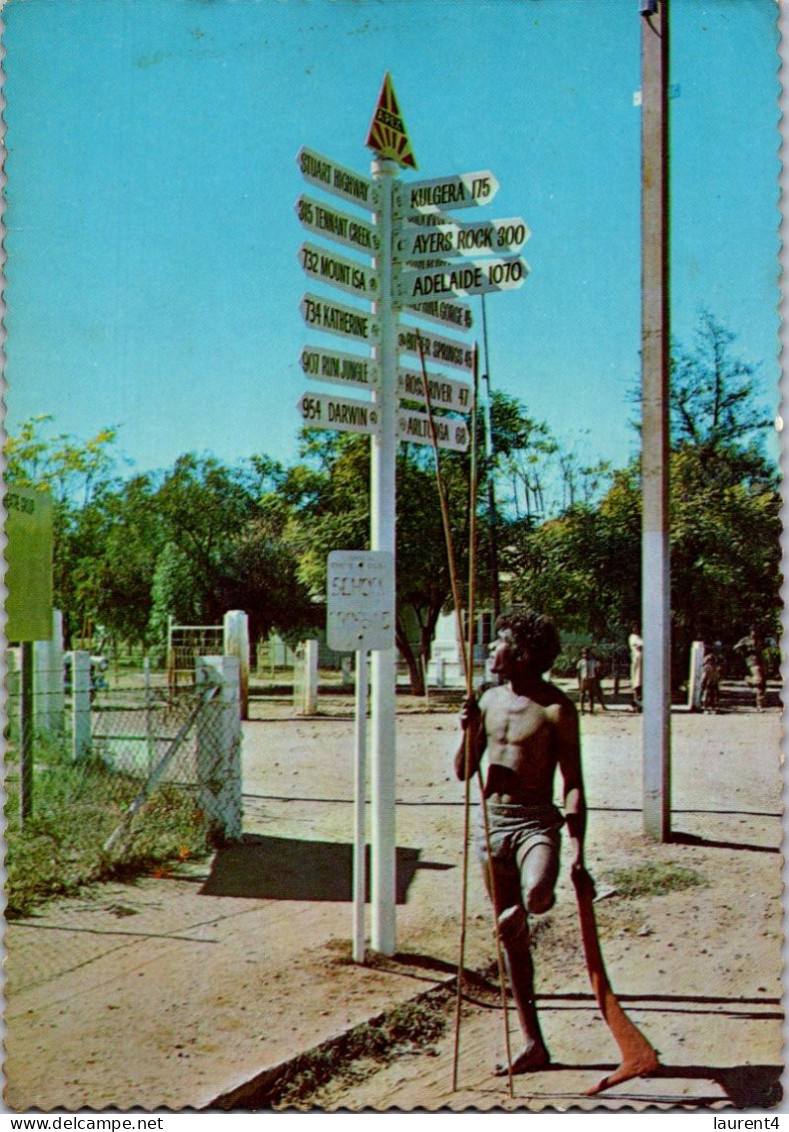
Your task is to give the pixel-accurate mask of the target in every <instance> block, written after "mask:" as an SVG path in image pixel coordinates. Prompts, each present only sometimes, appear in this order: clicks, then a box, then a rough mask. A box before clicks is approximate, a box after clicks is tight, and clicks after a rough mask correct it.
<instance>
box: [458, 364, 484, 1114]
mask: <svg viewBox="0 0 789 1132" xmlns="http://www.w3.org/2000/svg"><path fill="white" fill-rule="evenodd" d="M478 363H479V355H478V351H477V347H476V345H475V347H474V399H473V401H472V404H471V467H470V469H469V536H468V541H469V553H468V626H467V628H468V645H467V648H468V655H469V658H470V662H471V663H470V669H471V673H472V678H473V671H474V618H475V610H474V602H475V596H476V586H475V582H476V570H475V566H476V546H477V488H478V484H477V395H478V393H479V388H478V387H479V364H478ZM471 682H472V681H471V679H467V691H469V694H470V693H471V692H472V691H473V689H470V687H469V686H470V684H471ZM464 746H465V751H464V758H465V764H466V765H465V774H464V777H463V787H464V795H463V887H462V896H461V902H460V942H459V945H458V978H457V995H456V999H455V1052H454V1057H453V1061H452V1091H453V1092H454V1091H456V1090H457V1087H458V1067H459V1063H460V1020H461V1013H462V1009H461V1008H462V1002H463V971H464V968H465V962H466V916H467V910H468V841H469V824H470V823H469V812H470V806H471V775H470V773H469V762H470V756H471V737H470V735H469V733H468V731H466V733H465V738H464Z"/></svg>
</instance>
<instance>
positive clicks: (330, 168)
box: [296, 146, 378, 211]
mask: <svg viewBox="0 0 789 1132" xmlns="http://www.w3.org/2000/svg"><path fill="white" fill-rule="evenodd" d="M296 164H297V165H298V166H299V168H300V169H301V173H302V176H303V177H304V179H305V180H306V181H309V183H310V184H311V185H315V186H316V187H317V188H319V189H324V190H325V191H326V192H327V193H333V194H334V196H336V197H342V198H343V200H348V201H350V202H351V204H358V205H359V206H360V207H361V208H369V209H370V211H372V210H373V209H375V208H376V206H377V203H378V199H377V198H378V193H377V190H376V188H375V185H374V184H373V182H372V181H371V180H370V179H369V178H368V177H362V176H361V175H360V174H359V173H354V171H353V170H352V169H346V168H345V166H344V165H338V164H337V162H336V161H332V160H331V158H329V157H323V156H322V155H321V154H320V153H315V151H314V150H312V149H307V147H306V146H302V148H301V149H300V150H299V152H298V154H297V156H296Z"/></svg>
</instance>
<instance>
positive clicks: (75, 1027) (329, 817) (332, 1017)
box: [4, 701, 782, 1112]
mask: <svg viewBox="0 0 789 1132" xmlns="http://www.w3.org/2000/svg"><path fill="white" fill-rule="evenodd" d="M418 706H419V705H418V704H414V703H410V704H409V710H406V711H404V712H402V713H400V714H399V715H398V785H397V797H398V808H397V842H398V908H397V938H398V951H397V954H396V955H395V956H394V957H392V958H389V959H384V960H380V961H378V962H375V963H373V964H370V965H368V966H360V965H356V964H353V963H352V962H351V961H350V942H349V941H350V936H351V903H350V900H351V841H352V836H353V807H352V802H353V797H352V770H353V767H352V742H353V740H352V727H353V723H352V719H351V716H350V704H349V703H348V704H343V703H342V702H340V701H336V702H334V703H332V705H331V707H330V708H328V707H327V708H326V709H325V710H327V711H329V710H330V711H331V714H327V715H321V716H319V717H315V718H312V719H290V718H286V712H285V710H284V709H282V710H280V711H279V712H277V710H276V709H275V710H273V711H272V707H271V705H269V704H266V703H263V702H257V701H253V707H252V714H253V719H252V720H251V721H250V722H248V723H246V724H245V725H244V755H243V758H244V830H245V833H244V838H243V840H242V842H241V843H240V844H238V845H235V846H230V847H228V848H226V849H224V850H222V851H220V852H219V853H217V854H216V855H215V856H214V857H213V858H211V859H208V860H205V861H198V862H189V861H187V862H185V863H184V864H183V865H179V866H176V867H174V868H173V870H172V871H171V872H169V873H167V874H166V875H162V876H160V877H145V878H141V879H139V880H137V881H135V882H134V883H129V884H108V885H103V886H100V887H98V888H96V889H93V890H91V891H90V892H86V893H85V894H84V895H81V896H79V897H77V898H73V899H68V900H59V901H55V902H51V903H49V904H47V905H44V906H42V907H41V909H40V910H39V911H38V912H36V914H34V915H32V916H30V917H28V918H26V919H23V920H18V921H14V922H12V923H10V924H9V925H7V928H6V938H5V943H6V952H7V958H6V978H7V983H6V988H5V995H6V1010H5V1022H6V1027H7V1033H6V1039H5V1050H6V1059H5V1066H4V1071H5V1077H6V1086H5V1093H4V1103H5V1107H6V1110H8V1111H12V1112H27V1111H30V1110H36V1109H37V1110H41V1111H45V1112H48V1111H52V1110H54V1109H62V1110H66V1111H75V1110H79V1109H84V1108H91V1109H97V1110H105V1109H108V1108H117V1109H119V1110H121V1111H127V1110H129V1109H132V1108H142V1109H146V1110H157V1109H170V1110H180V1109H184V1108H196V1109H205V1108H209V1109H210V1108H216V1107H227V1106H232V1105H233V1104H235V1105H236V1106H237V1107H240V1108H244V1107H245V1106H246V1107H250V1106H254V1105H255V1103H256V1102H255V1100H254V1098H255V1097H259V1096H260V1095H261V1090H260V1086H261V1084H262V1083H264V1082H266V1081H271V1080H273V1079H275V1078H276V1076H277V1073H278V1071H279V1068H281V1067H282V1066H283V1065H285V1064H287V1063H288V1062H289V1061H290V1060H291V1059H293V1058H294V1057H295V1056H297V1055H299V1054H301V1053H302V1052H304V1051H306V1050H310V1049H312V1048H314V1047H316V1046H317V1045H319V1044H320V1043H322V1042H325V1041H327V1040H329V1039H332V1038H334V1037H336V1036H337V1035H340V1034H342V1033H344V1032H345V1031H347V1030H349V1029H350V1028H352V1027H354V1026H356V1025H359V1024H361V1023H363V1022H365V1021H367V1020H368V1019H370V1018H373V1017H375V1016H377V1015H380V1014H381V1013H382V1012H384V1011H386V1010H388V1009H390V1008H392V1007H393V1006H396V1005H397V1004H398V1003H402V1002H405V1001H408V1000H410V999H413V998H414V997H416V996H417V995H419V994H421V993H423V992H424V991H425V990H427V989H429V988H430V987H432V986H436V985H439V984H441V983H442V982H448V981H450V980H451V979H452V978H453V973H454V971H455V970H456V965H457V955H458V938H459V930H460V924H459V911H460V908H461V899H462V868H461V861H462V855H461V847H462V831H463V786H462V784H459V783H457V782H456V781H455V780H454V779H453V777H452V774H451V755H452V751H453V749H454V747H455V744H456V742H457V726H456V716H455V714H454V711H453V712H441V711H430V712H425V711H420V710H415V709H416V708H418ZM321 707H322V709H323V707H324V705H323V704H322V705H321ZM346 713H347V714H346ZM278 715H279V717H277V716H278ZM673 731H674V740H673V746H674V758H673V778H674V784H673V807H674V819H673V825H674V829H675V831H676V838H675V840H674V842H673V843H671V844H668V845H660V846H655V845H652V844H650V843H648V842H646V841H645V839H644V838H643V837H642V835H641V813H640V806H641V758H640V743H641V720H640V717H636V716H633V715H632V714H630V713H628V712H626V711H624V710H622V711H611V712H609V713H607V715H601V714H598V715H596V716H594V717H589V716H585V717H584V718H583V721H582V732H583V749H584V765H585V774H586V780H587V793H588V800H589V805H590V821H589V835H588V863H589V867H590V870H591V871H592V872H593V874H594V875H595V876H596V877H597V878H598V885H599V888H600V890H601V891H604V890H605V888H606V885H605V884H604V883H601V882H600V881H601V877H603V875H604V874H605V873H606V872H607V871H609V870H611V869H613V868H633V867H636V866H642V865H644V864H648V863H652V864H654V863H663V864H664V865H666V867H667V868H668V869H669V870H671V869H672V868H677V867H682V868H684V869H690V870H692V871H693V872H694V873H695V874H697V875H698V876H699V878H700V879H701V881H702V884H701V885H700V886H699V887H697V888H693V889H692V890H690V891H689V892H673V893H670V894H668V895H666V896H660V895H657V896H656V895H648V896H645V897H643V898H641V899H640V900H639V899H638V898H634V899H626V898H623V897H622V896H621V895H620V894H618V893H616V892H613V893H610V894H609V896H608V897H607V898H606V899H603V900H600V901H599V903H598V905H597V906H598V908H599V909H600V914H599V917H598V919H599V924H600V934H601V938H602V943H603V951H604V954H605V957H606V963H607V966H608V969H609V974H610V975H611V980H612V983H613V985H614V988H615V989H616V990H617V992H619V993H622V994H623V995H624V996H625V997H626V998H627V1001H625V999H624V998H623V1001H624V1002H625V1005H626V1006H627V1008H628V1010H631V1011H632V1013H633V1017H634V1018H635V1019H636V1020H637V1021H638V1024H639V1025H643V1027H644V1029H645V1030H646V1032H647V1033H648V1034H649V1036H650V1038H651V1040H653V1044H657V1045H658V1046H659V1048H660V1050H661V1059H662V1061H663V1062H664V1064H665V1065H669V1066H671V1067H672V1072H671V1073H670V1074H669V1075H668V1078H666V1077H665V1076H664V1077H663V1078H662V1079H660V1080H659V1081H657V1082H649V1083H647V1084H648V1085H649V1086H650V1088H647V1089H646V1092H645V1091H644V1087H643V1083H639V1089H638V1091H637V1099H639V1100H640V1101H642V1102H643V1103H658V1104H672V1103H684V1102H687V1103H694V1104H696V1105H700V1106H701V1107H705V1106H707V1107H726V1106H727V1105H732V1104H734V1105H739V1106H740V1107H757V1108H758V1107H759V1106H760V1105H761V1106H763V1107H773V1106H774V1105H776V1104H777V1103H778V1097H779V1095H780V1092H779V1085H778V1078H779V1077H780V1074H781V1063H782V1057H781V1007H780V1000H781V990H782V983H781V940H782V935H781V892H782V886H781V874H780V865H781V859H780V853H779V846H780V844H781V817H780V814H781V802H780V797H781V782H780V774H779V766H778V754H779V743H780V714H779V712H778V710H777V709H771V710H769V711H767V712H765V713H762V714H757V713H755V712H753V711H751V710H749V709H748V710H746V709H745V708H739V707H738V708H737V709H736V710H733V711H731V712H728V713H726V714H721V715H719V716H698V715H695V716H691V715H688V714H678V715H675V716H674V718H673ZM609 887H610V886H609ZM468 901H469V902H468V917H467V924H468V930H467V936H466V949H465V964H466V966H467V968H469V969H470V970H474V969H482V968H483V967H484V966H485V965H486V964H487V963H488V961H489V960H490V958H491V956H492V955H493V953H494V950H493V944H492V930H491V925H492V921H491V918H490V913H489V909H488V906H487V904H486V901H485V899H484V896H483V892H482V885H481V883H480V882H479V878H478V876H477V875H476V870H472V873H471V877H470V883H469V888H468ZM545 919H546V920H548V921H549V923H550V924H552V927H551V929H550V930H551V931H553V933H554V934H553V939H554V946H552V948H550V949H548V950H546V954H545V957H544V960H542V966H541V965H540V964H541V961H540V960H539V959H538V971H542V975H541V981H540V983H539V985H538V991H539V993H540V995H541V997H542V998H543V999H544V1001H543V1008H544V1018H545V1023H546V1030H547V1031H548V1032H549V1034H550V1035H551V1044H552V1049H554V1051H555V1056H556V1055H557V1053H558V1054H561V1055H562V1072H561V1073H560V1074H558V1075H556V1074H554V1075H553V1076H551V1073H544V1074H538V1075H532V1076H531V1078H530V1079H529V1082H528V1090H529V1091H528V1092H526V1091H525V1090H526V1086H525V1085H523V1084H522V1083H523V1082H524V1081H525V1080H526V1079H524V1078H520V1079H518V1089H519V1092H518V1093H517V1094H516V1098H515V1100H514V1101H513V1100H511V1099H508V1098H507V1097H506V1096H505V1090H506V1082H505V1084H504V1085H503V1086H501V1087H499V1086H498V1085H494V1082H493V1079H492V1078H490V1075H489V1072H488V1070H487V1069H485V1070H484V1071H483V1070H482V1069H481V1068H480V1067H481V1066H483V1065H487V1061H488V1060H491V1061H492V1060H493V1053H494V1052H495V1051H494V1050H490V1058H488V1057H487V1053H488V1049H487V1047H488V1044H489V1041H488V1038H487V1036H486V1035H485V1032H483V1031H484V1020H477V1021H473V1020H472V1022H471V1023H470V1024H469V1030H468V1033H469V1035H471V1036H470V1037H469V1045H468V1049H467V1051H466V1053H465V1054H464V1058H465V1061H464V1063H463V1064H464V1066H465V1067H466V1068H467V1069H468V1072H467V1073H466V1072H465V1069H464V1077H463V1080H464V1086H463V1090H462V1092H461V1093H458V1094H454V1095H453V1094H452V1092H451V1090H450V1089H449V1088H448V1079H449V1076H448V1075H449V1072H450V1070H449V1069H448V1068H446V1066H445V1064H444V1063H445V1062H446V1060H447V1059H448V1058H449V1056H450V1054H449V1053H448V1052H447V1050H446V1048H445V1046H446V1043H445V1044H444V1046H442V1047H441V1048H440V1049H439V1050H438V1051H436V1050H432V1051H431V1053H433V1054H436V1052H437V1053H438V1057H432V1058H430V1059H428V1058H421V1059H420V1058H414V1057H411V1058H410V1059H409V1062H410V1063H411V1064H413V1065H414V1066H415V1071H416V1072H417V1077H416V1078H415V1079H414V1080H408V1081H406V1078H405V1077H404V1075H403V1072H402V1071H401V1072H400V1075H399V1076H394V1077H392V1076H391V1071H383V1072H382V1073H380V1074H375V1075H371V1076H370V1079H369V1084H368V1085H367V1086H366V1090H367V1091H365V1088H361V1087H360V1088H359V1089H358V1090H357V1092H356V1094H352V1095H351V1096H350V1098H349V1097H348V1096H343V1097H342V1098H340V1099H336V1100H335V1101H331V1102H330V1101H326V1102H325V1103H326V1104H327V1106H332V1107H334V1105H335V1104H336V1105H340V1106H344V1107H355V1102H356V1101H358V1103H359V1104H360V1105H363V1104H365V1103H366V1104H370V1105H372V1107H374V1108H378V1109H381V1110H385V1109H386V1108H389V1107H391V1106H396V1105H402V1106H404V1107H409V1108H410V1107H411V1106H413V1107H416V1106H417V1105H419V1104H422V1105H424V1106H425V1107H426V1108H428V1109H431V1108H446V1107H449V1108H464V1107H473V1108H490V1107H496V1106H499V1105H503V1107H513V1106H515V1107H530V1108H543V1107H546V1106H549V1107H558V1108H560V1109H561V1108H567V1107H572V1106H574V1105H576V1104H584V1103H587V1102H584V1100H583V1094H584V1091H585V1089H586V1088H588V1087H589V1085H590V1084H592V1083H593V1082H594V1080H596V1078H597V1077H598V1076H600V1075H601V1072H600V1067H601V1066H605V1065H610V1066H613V1065H614V1064H615V1063H616V1060H617V1054H616V1048H615V1047H614V1046H613V1045H612V1043H611V1042H610V1040H605V1038H604V1037H602V1038H601V1034H602V1035H605V1034H606V1031H605V1029H604V1027H603V1025H602V1023H601V1022H600V1021H599V1015H596V1012H595V1009H594V1002H593V1001H592V1000H591V998H590V995H589V986H588V982H587V981H586V976H585V971H584V968H583V963H582V960H581V959H580V949H579V947H578V944H577V920H575V914H574V902H573V898H572V893H571V890H570V887H569V882H568V880H567V875H566V869H565V870H563V875H562V879H561V881H560V885H559V890H558V900H557V905H556V908H555V909H554V911H552V912H551V913H549V914H548V917H546V918H545ZM546 938H548V939H550V938H551V936H550V932H549V934H548V935H547V936H546ZM568 1002H569V1003H572V1002H576V1003H578V1002H580V1003H581V1004H582V1007H583V1012H585V1013H582V1014H579V1013H578V1011H576V1013H575V1015H574V1016H573V1026H572V1027H570V1028H569V1029H568V1028H567V1027H566V1025H565V1023H566V1021H567V1019H568V1018H569V1017H570V1015H569V1014H568V1010H567V1004H568ZM631 1003H632V1006H631ZM579 1009H580V1008H579ZM691 1013H692V1014H693V1018H692V1019H691V1018H690V1017H689V1015H690V1014H691ZM686 1023H687V1025H686ZM702 1023H703V1025H702ZM694 1025H696V1026H699V1025H701V1031H700V1033H701V1032H702V1031H703V1034H704V1041H703V1042H702V1041H701V1038H700V1037H699V1039H698V1040H696V1041H695V1046H694V1048H693V1049H691V1048H689V1046H688V1043H687V1041H686V1038H687V1035H688V1034H692V1033H693V1026H694ZM513 1026H514V1022H513ZM475 1027H478V1028H479V1027H483V1029H480V1030H479V1032H478V1030H477V1029H475ZM590 1027H591V1030H590ZM688 1027H689V1028H688ZM474 1034H477V1037H474V1036H473V1035H474ZM655 1035H657V1036H658V1037H659V1041H657V1040H656V1037H655ZM570 1039H572V1040H570ZM563 1043H564V1050H563V1052H562V1046H563ZM691 1045H693V1043H691ZM609 1047H610V1048H609ZM568 1051H569V1052H568ZM568 1057H569V1060H568ZM417 1062H418V1063H419V1064H418V1065H417V1064H416V1063H417ZM427 1062H429V1065H428V1064H427ZM420 1066H421V1068H422V1070H423V1073H424V1076H423V1078H422V1080H421V1081H420V1080H419V1075H418V1071H419V1068H420ZM683 1067H684V1069H683ZM685 1069H686V1070H687V1073H685V1076H683V1073H684V1072H685ZM387 1073H389V1074H390V1075H389V1076H387ZM536 1078H539V1080H538V1081H537V1080H536ZM370 1090H373V1091H372V1092H370ZM376 1090H377V1091H376ZM365 1097H368V1099H367V1100H365V1099H364V1098H365ZM644 1098H645V1099H644ZM694 1098H695V1099H694ZM318 1103H319V1104H320V1103H321V1101H320V1099H319V1100H318ZM596 1103H600V1101H599V1100H598V1101H597V1102H596ZM604 1103H606V1104H608V1105H609V1106H610V1107H617V1105H620V1104H630V1105H631V1106H632V1105H633V1103H634V1094H633V1087H632V1085H631V1087H630V1092H628V1089H627V1086H620V1087H619V1088H618V1090H617V1092H616V1095H615V1096H611V1097H610V1098H609V1099H607V1100H606V1101H605V1102H604ZM636 1107H638V1105H636Z"/></svg>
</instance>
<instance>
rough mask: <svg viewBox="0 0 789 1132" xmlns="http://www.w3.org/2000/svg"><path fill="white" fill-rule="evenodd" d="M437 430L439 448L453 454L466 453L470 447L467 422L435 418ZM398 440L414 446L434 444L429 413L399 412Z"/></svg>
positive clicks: (404, 410) (405, 410) (406, 410)
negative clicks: (448, 449)
mask: <svg viewBox="0 0 789 1132" xmlns="http://www.w3.org/2000/svg"><path fill="white" fill-rule="evenodd" d="M433 424H434V425H435V429H436V443H437V445H438V447H439V448H450V449H452V451H453V452H466V451H468V446H469V440H470V436H469V429H468V425H467V424H466V422H465V421H458V420H455V418H454V417H437V416H435V415H434V416H433ZM397 439H398V440H404V441H408V442H412V443H414V444H432V443H433V433H432V431H431V428H430V416H428V414H427V413H415V412H413V411H412V410H410V409H398V411H397Z"/></svg>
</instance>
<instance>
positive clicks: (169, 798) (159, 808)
mask: <svg viewBox="0 0 789 1132" xmlns="http://www.w3.org/2000/svg"><path fill="white" fill-rule="evenodd" d="M140 784H141V782H140V779H139V778H137V777H136V776H130V775H126V774H122V773H118V772H115V771H113V770H111V769H110V768H108V767H107V766H106V765H105V764H104V763H103V762H102V761H101V760H100V759H96V758H86V759H84V760H81V761H80V762H79V763H74V762H73V761H72V760H71V757H70V752H69V751H68V749H67V747H66V745H65V744H59V743H57V742H53V741H48V742H41V743H37V744H36V763H35V772H34V783H33V814H32V815H31V816H30V817H28V818H26V819H25V826H24V829H22V828H21V824H20V816H19V763H18V761H14V754H13V752H12V753H11V755H10V757H9V758H8V760H7V763H6V784H5V786H6V795H7V801H6V807H5V816H6V823H7V824H6V834H5V838H6V841H5V844H6V857H5V868H6V884H5V893H6V898H7V901H8V904H7V907H6V917H7V918H8V919H14V918H18V917H19V916H25V915H27V914H28V913H29V912H30V911H31V910H32V909H33V908H34V907H35V906H36V905H38V904H40V903H41V902H42V901H45V900H47V899H49V898H51V897H53V896H63V895H69V894H73V893H75V892H77V891H79V889H80V888H81V887H83V886H84V885H85V884H88V883H92V882H96V881H100V880H110V879H113V878H117V877H121V876H123V877H131V876H134V875H139V874H141V873H145V872H150V871H152V870H153V869H155V868H156V867H157V865H160V864H162V863H166V862H169V861H173V860H185V859H186V858H187V857H191V856H199V855H201V854H202V853H204V852H206V850H207V843H206V828H205V822H204V820H203V815H202V814H200V813H199V811H198V810H197V808H196V803H195V799H194V795H193V792H192V791H190V790H185V789H183V788H182V787H177V786H174V785H172V784H167V783H165V784H162V785H160V786H159V787H158V788H157V789H156V791H155V792H154V794H153V795H152V797H151V799H150V800H149V802H148V804H147V805H146V806H145V807H144V809H143V810H142V812H141V813H140V814H139V815H138V816H137V818H135V821H134V824H133V826H132V836H131V837H130V838H129V839H128V841H127V842H126V843H125V844H123V845H121V846H120V847H119V849H118V851H116V852H114V853H113V854H112V855H108V854H106V853H105V852H104V849H103V846H104V843H105V842H106V840H107V838H108V837H109V836H110V834H111V833H112V832H113V830H114V829H115V828H116V827H117V826H118V824H119V823H120V821H121V819H122V817H123V815H124V813H125V812H126V809H127V807H128V806H129V804H130V802H131V801H132V800H133V799H134V797H135V795H136V794H137V791H138V790H139V788H140Z"/></svg>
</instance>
